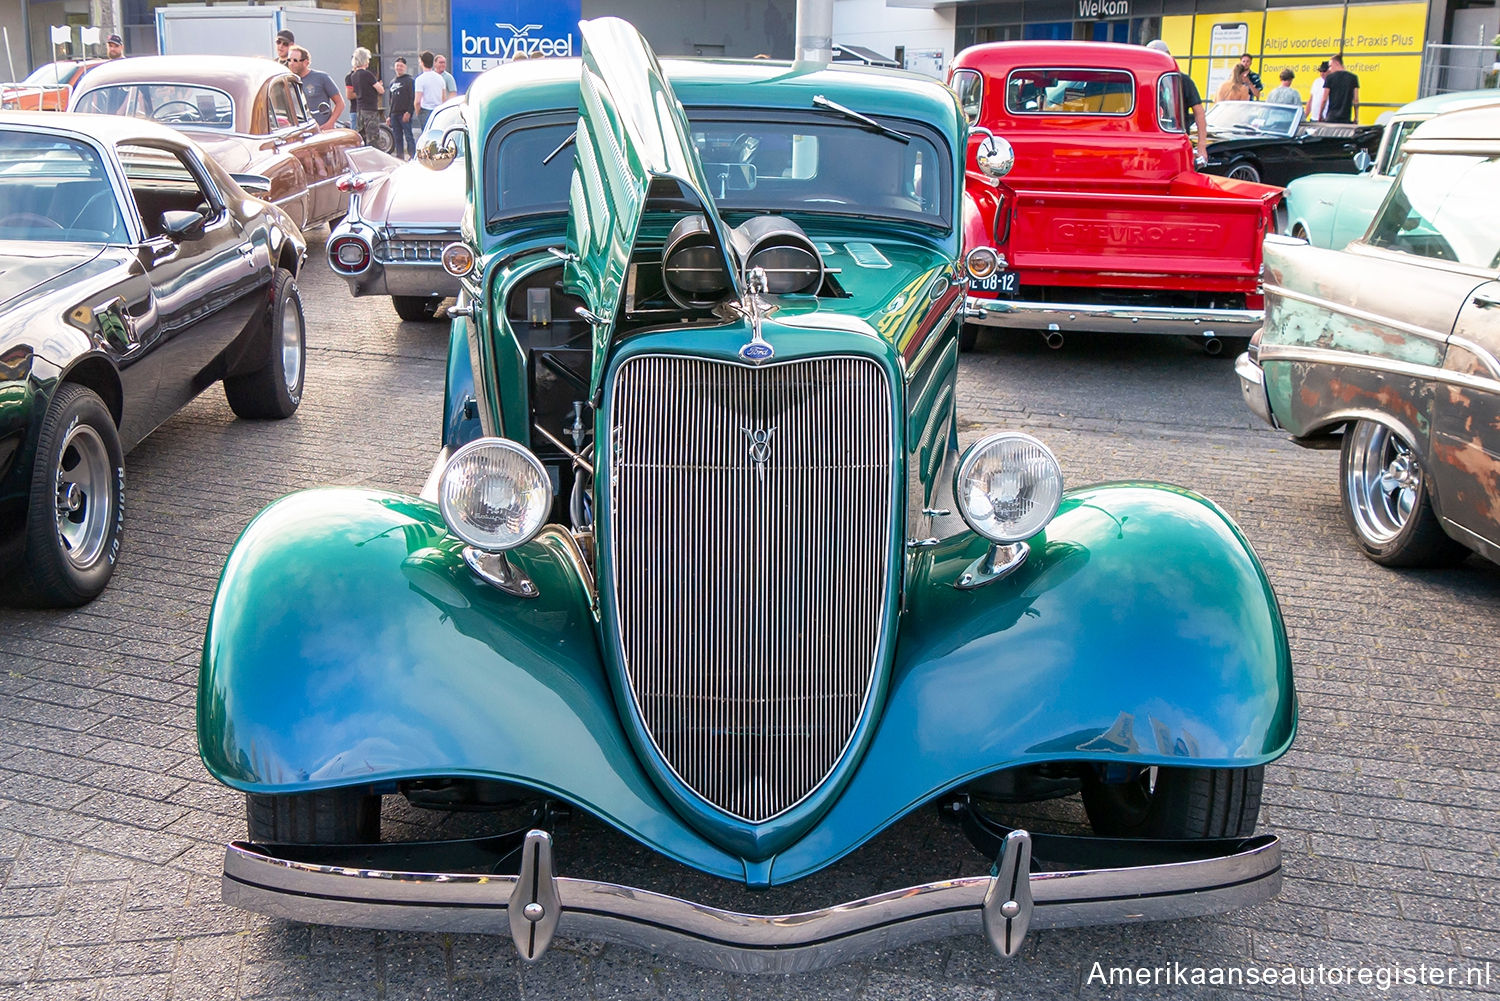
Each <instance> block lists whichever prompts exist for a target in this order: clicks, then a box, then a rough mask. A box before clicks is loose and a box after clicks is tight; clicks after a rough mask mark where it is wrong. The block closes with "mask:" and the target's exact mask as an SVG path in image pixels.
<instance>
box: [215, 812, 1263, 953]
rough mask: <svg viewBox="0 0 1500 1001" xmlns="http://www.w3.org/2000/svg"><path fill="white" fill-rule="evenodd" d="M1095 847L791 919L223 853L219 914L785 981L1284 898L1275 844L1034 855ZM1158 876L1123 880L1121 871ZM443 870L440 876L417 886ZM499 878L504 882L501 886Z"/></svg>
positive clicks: (450, 846) (538, 882)
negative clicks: (638, 952)
mask: <svg viewBox="0 0 1500 1001" xmlns="http://www.w3.org/2000/svg"><path fill="white" fill-rule="evenodd" d="M1035 841H1036V843H1037V845H1038V846H1039V848H1040V849H1041V850H1045V849H1046V847H1047V845H1048V843H1050V842H1059V843H1060V842H1069V843H1072V844H1074V845H1077V844H1086V845H1088V846H1091V848H1092V850H1093V851H1094V852H1095V853H1096V856H1097V858H1099V859H1101V860H1103V861H1104V862H1105V864H1106V865H1108V866H1111V867H1106V868H1094V869H1062V870H1059V871H1032V859H1031V855H1032V848H1033V838H1032V836H1031V835H1029V834H1027V833H1026V832H1025V831H1011V832H1009V833H1007V834H1005V835H1004V836H1003V837H1001V838H1000V839H999V840H998V841H997V842H996V843H997V844H1000V845H1001V846H1002V847H1001V848H1000V849H999V852H998V857H997V859H996V863H995V866H994V867H993V868H992V870H991V873H990V874H988V875H983V876H970V877H964V878H959V879H951V880H945V881H942V882H937V883H926V884H922V885H919V886H912V887H908V888H906V889H902V890H896V891H892V892H889V893H881V894H878V895H875V896H872V897H866V898H863V899H860V900H851V901H848V902H846V903H842V904H838V905H835V906H832V907H827V908H824V909H821V910H816V911H806V912H802V913H799V914H779V915H761V914H746V913H737V912H734V911H726V910H720V909H718V908H715V907H709V906H706V905H704V904H699V903H694V902H692V901H689V900H682V899H679V898H676V897H671V896H667V895H664V894H660V893H655V892H652V891H648V890H641V889H635V888H632V887H628V886H620V885H616V884H613V883H602V882H596V881H593V880H585V879H571V878H567V877H559V876H557V875H556V873H555V871H554V868H553V864H552V840H551V837H550V835H548V834H547V833H546V832H545V831H541V830H533V831H529V832H527V833H526V834H525V836H524V841H520V840H519V839H518V838H517V837H515V836H510V837H507V836H501V837H497V838H490V839H483V840H480V841H467V842H437V843H427V844H415V845H412V844H408V845H401V844H388V845H371V846H346V847H340V848H329V847H306V846H297V847H292V846H267V845H255V844H248V843H245V842H234V843H233V844H231V845H229V847H228V850H227V851H226V853H225V856H224V881H223V894H224V901H225V903H229V904H233V905H235V906H237V907H242V908H245V909H247V910H252V911H257V912H259V913H262V914H268V915H272V916H274V917H278V918H287V919H290V920H295V921H305V922H310V923H314V924H332V925H351V926H355V927H364V928H388V929H397V930H407V931H428V932H433V931H436V932H451V933H473V932H478V933H501V934H509V935H510V936H511V938H512V939H513V941H514V942H515V943H516V946H517V949H518V950H519V951H520V954H521V956H522V958H523V959H525V960H528V961H531V960H536V959H538V958H540V957H541V955H542V954H543V953H544V952H545V951H546V948H547V946H548V944H549V943H550V942H551V939H552V936H553V935H554V934H557V935H564V936H567V937H570V938H576V939H599V940H603V941H610V942H618V943H622V944H625V945H630V946H635V947H639V948H643V949H647V950H650V951H652V952H655V953H658V954H664V955H672V956H676V957H678V958H681V959H683V960H686V961H688V962H692V963H697V964H699V965H702V966H707V967H712V968H715V969H721V970H728V971H734V972H741V973H790V972H799V971H803V970H811V969H817V968H820V967H824V966H830V965H833V964H836V963H842V962H846V961H848V960H851V959H854V958H856V957H858V956H861V955H865V954H868V953H872V952H883V951H886V950H890V949H896V948H899V947H901V946H904V945H908V944H911V943H914V942H922V941H927V940H931V939H936V938H945V937H948V936H951V935H956V934H971V935H972V934H984V935H985V936H986V938H987V939H988V940H989V941H990V943H991V945H993V946H994V948H995V949H996V951H998V952H999V953H1001V954H1002V955H1006V956H1011V955H1014V954H1015V953H1016V952H1017V951H1018V950H1019V949H1020V947H1021V944H1022V942H1023V941H1024V939H1025V936H1026V933H1027V930H1028V928H1061V927H1068V926H1074V925H1092V924H1111V923H1120V922H1136V921H1150V920H1162V919H1170V918H1185V917H1195V916H1199V915H1204V914H1214V913H1219V912H1222V911H1227V910H1232V909H1234V908H1238V907H1244V906H1247V905H1250V904H1254V903H1259V902H1261V901H1264V900H1268V899H1270V898H1271V897H1273V896H1275V894H1276V892H1277V890H1278V889H1279V888H1280V885H1281V847H1280V844H1279V843H1278V842H1277V840H1276V838H1275V837H1273V836H1269V835H1260V836H1257V837H1251V838H1241V839H1231V840H1224V841H1203V842H1119V841H1113V840H1110V839H1095V838H1052V837H1050V836H1048V835H1039V836H1037V838H1036V839H1035ZM1141 846H1145V847H1146V848H1147V849H1155V851H1154V852H1152V851H1148V852H1147V854H1148V857H1154V858H1156V859H1158V860H1160V861H1156V862H1154V863H1151V864H1145V865H1139V864H1136V865H1129V864H1122V862H1124V856H1132V857H1135V856H1138V855H1139V854H1140V852H1139V850H1138V849H1140V847H1141ZM434 854H446V855H448V856H449V861H452V862H457V863H459V864H458V865H457V866H452V867H449V871H411V870H410V869H408V868H406V867H407V866H409V865H410V864H411V863H412V862H413V861H415V860H417V859H418V858H419V857H421V858H424V859H430V858H431V857H432V856H433V855H434ZM497 872H499V873H502V874H499V875H497V874H496V873H497Z"/></svg>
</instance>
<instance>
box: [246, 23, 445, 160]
mask: <svg viewBox="0 0 1500 1001" xmlns="http://www.w3.org/2000/svg"><path fill="white" fill-rule="evenodd" d="M370 59H371V53H370V50H369V49H367V48H365V47H363V46H360V47H359V48H357V49H355V50H354V54H353V56H352V57H351V58H350V61H349V62H350V66H349V72H348V73H347V74H345V76H344V86H343V87H342V88H341V87H339V86H338V84H336V83H334V80H333V77H331V76H329V75H328V74H327V73H325V72H323V71H322V70H316V69H313V68H312V56H311V55H310V53H309V52H308V51H307V49H306V48H304V47H303V46H301V45H298V44H297V36H296V35H295V34H293V33H292V32H290V31H287V30H286V29H282V30H281V31H279V32H277V33H276V60H277V61H278V62H280V63H281V64H282V65H283V66H286V67H287V69H289V70H291V71H292V72H293V73H295V74H297V76H299V77H300V78H301V79H302V94H303V97H305V98H306V99H307V107H308V110H309V111H311V112H312V115H313V117H314V118H315V119H317V122H318V127H319V128H322V129H324V130H327V129H331V128H335V127H336V126H337V125H338V123H339V122H340V121H341V120H342V119H343V115H344V109H345V108H346V107H347V108H348V110H349V119H350V121H351V122H352V123H353V125H354V128H355V129H356V130H358V132H359V134H360V135H361V136H363V137H364V140H365V142H367V143H371V144H373V143H374V142H375V140H376V138H377V133H378V131H379V129H380V126H381V125H382V124H384V125H387V126H389V127H390V130H391V135H392V137H393V140H394V141H393V146H392V150H391V152H392V153H393V154H394V155H395V156H397V157H399V158H400V159H403V160H405V159H410V158H411V157H412V156H414V155H416V152H417V144H416V136H417V135H420V134H421V132H422V129H423V128H425V127H426V125H427V119H428V118H430V117H431V116H432V113H433V112H434V111H436V110H437V108H438V107H439V106H440V105H441V104H442V103H443V102H444V101H447V100H448V99H449V98H451V97H454V96H455V95H457V93H458V82H457V81H456V80H454V78H453V74H452V73H449V72H448V59H447V57H446V56H441V55H438V54H436V53H433V52H430V51H426V50H424V51H423V52H422V53H421V54H420V55H418V56H417V64H418V66H419V67H420V68H419V70H418V73H417V76H416V77H415V78H413V77H412V75H411V73H410V72H409V71H408V63H407V61H406V57H404V56H397V57H396V59H395V60H394V62H393V63H392V68H393V70H394V72H393V73H392V75H391V79H390V80H389V81H383V80H381V79H380V77H379V76H377V75H376V74H375V72H374V71H373V70H371V69H370ZM382 97H384V98H386V108H385V110H384V111H383V112H382V110H381V107H380V103H381V98H382Z"/></svg>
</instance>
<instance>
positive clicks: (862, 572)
mask: <svg viewBox="0 0 1500 1001" xmlns="http://www.w3.org/2000/svg"><path fill="white" fill-rule="evenodd" d="M890 393H891V388H890V384H889V382H888V380H887V379H886V376H885V373H884V371H883V370H882V369H881V368H880V366H879V365H877V364H876V363H875V362H873V361H870V360H868V359H861V358H850V357H840V358H826V359H816V360H812V361H799V362H786V363H780V364H774V365H766V366H763V367H760V368H751V367H749V366H744V365H737V364H729V363H723V362H711V361H703V360H700V359H693V358H678V357H661V356H648V357H641V358H636V359H632V360H630V361H628V362H626V363H625V364H624V365H623V366H622V367H621V369H620V371H619V373H618V374H617V376H616V380H615V390H614V395H613V399H612V402H611V407H612V409H611V415H610V430H611V440H612V442H613V445H612V449H613V456H612V471H611V474H612V480H611V484H612V485H611V488H610V489H611V498H610V499H611V505H610V511H609V517H610V528H611V538H612V540H613V541H612V545H613V546H614V581H613V586H614V588H615V593H616V609H617V611H616V616H617V620H616V625H617V627H618V630H619V636H620V639H621V644H622V647H623V653H624V659H625V670H626V674H627V677H628V680H629V685H630V689H631V695H632V697H633V698H634V700H635V704H636V706H637V707H638V709H639V711H640V713H641V717H642V719H643V720H644V722H645V726H646V729H647V731H648V732H649V734H650V736H651V739H652V741H654V742H655V744H656V747H657V750H658V751H659V752H660V753H661V755H662V757H663V758H664V759H665V760H666V762H667V763H668V765H670V766H671V768H672V770H673V771H674V772H675V773H676V775H677V777H678V778H680V779H681V780H682V782H683V783H684V784H685V785H687V786H688V788H690V789H691V790H693V792H695V793H696V794H697V795H699V796H701V797H702V798H703V799H705V800H706V801H708V802H709V803H711V804H713V805H714V806H715V807H717V808H719V809H721V810H723V811H725V812H726V813H728V814H730V815H732V816H735V817H738V818H740V819H742V820H747V821H751V822H760V821H764V820H768V819H770V818H771V817H774V816H776V815H777V814H779V813H782V812H784V811H785V810H787V809H789V808H790V807H792V806H794V805H796V804H797V803H798V802H799V801H801V800H802V799H803V798H804V797H806V796H807V795H808V794H809V793H811V792H812V791H813V790H814V789H815V788H817V786H818V785H819V784H820V783H821V782H822V781H823V780H824V779H825V778H827V776H828V774H829V772H830V771H831V770H832V769H833V767H834V766H835V765H836V764H837V763H838V760H839V757H840V755H841V754H842V753H843V751H844V749H845V748H846V747H847V746H848V743H849V740H850V738H851V737H852V735H853V733H854V730H855V727H856V726H857V725H858V723H859V719H860V716H861V714H862V712H863V711H864V708H865V704H866V701H867V700H868V698H869V694H870V688H871V683H872V679H873V677H874V673H875V670H876V659H877V656H878V651H879V645H880V640H881V636H882V634H883V629H884V623H883V622H882V613H883V610H884V607H885V595H886V590H887V581H888V577H889V573H890V564H891V553H890V533H891V530H892V518H893V517H894V513H895V512H894V503H895V501H894V489H895V487H894V472H893V470H892V468H891V454H892V451H893V442H892V433H893V431H892V427H891V396H890Z"/></svg>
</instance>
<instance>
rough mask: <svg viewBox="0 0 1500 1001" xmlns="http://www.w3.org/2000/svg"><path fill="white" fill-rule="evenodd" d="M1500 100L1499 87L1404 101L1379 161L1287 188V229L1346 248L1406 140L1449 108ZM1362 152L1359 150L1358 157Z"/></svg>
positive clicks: (1360, 231)
mask: <svg viewBox="0 0 1500 1001" xmlns="http://www.w3.org/2000/svg"><path fill="white" fill-rule="evenodd" d="M1486 104H1500V90H1465V91H1459V92H1457V93H1453V94H1435V95H1433V96H1432V97H1424V98H1422V99H1420V100H1417V101H1413V102H1411V103H1410V104H1408V105H1406V106H1404V107H1403V108H1401V109H1400V110H1399V111H1397V112H1396V113H1395V114H1394V115H1392V116H1391V120H1390V121H1389V122H1387V123H1386V126H1385V134H1384V135H1383V136H1381V139H1380V149H1379V150H1378V151H1376V153H1375V160H1374V162H1373V163H1370V162H1369V161H1368V160H1364V161H1360V160H1358V159H1357V161H1356V162H1365V163H1366V164H1367V168H1366V169H1364V170H1363V171H1362V172H1361V173H1358V174H1352V175H1351V174H1308V175H1307V176H1306V177H1299V178H1296V179H1295V180H1293V181H1292V182H1291V183H1290V184H1288V185H1287V187H1286V202H1285V205H1284V209H1285V214H1286V229H1285V231H1284V232H1286V233H1288V234H1290V235H1291V236H1295V237H1300V238H1301V239H1304V240H1306V241H1307V242H1308V243H1310V244H1312V245H1313V246H1314V247H1326V248H1328V249H1331V250H1343V249H1344V248H1345V247H1347V246H1348V245H1349V244H1350V243H1352V242H1353V241H1355V240H1358V239H1359V238H1360V237H1362V236H1364V235H1365V230H1367V229H1369V227H1370V220H1371V219H1373V218H1374V217H1375V210H1376V209H1378V208H1380V203H1381V202H1383V201H1384V200H1385V193H1386V192H1387V191H1389V190H1390V187H1391V181H1393V180H1394V179H1395V177H1396V171H1398V170H1399V169H1400V168H1401V163H1402V161H1403V160H1405V159H1406V140H1407V137H1408V136H1410V135H1411V134H1412V131H1413V130H1414V129H1415V128H1416V127H1417V126H1418V125H1421V124H1422V123H1423V122H1425V121H1427V120H1428V119H1429V118H1432V117H1434V116H1436V115H1441V114H1442V113H1443V112H1445V111H1459V110H1461V109H1463V108H1477V107H1479V106H1481V105H1486ZM1359 156H1360V154H1357V155H1356V157H1357V158H1358V157H1359Z"/></svg>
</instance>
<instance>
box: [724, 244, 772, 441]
mask: <svg viewBox="0 0 1500 1001" xmlns="http://www.w3.org/2000/svg"><path fill="white" fill-rule="evenodd" d="M765 291H766V271H765V269H764V268H751V269H750V270H749V271H747V272H745V294H744V296H743V297H742V298H741V299H740V300H739V301H738V302H731V303H729V304H728V306H729V308H730V310H731V311H733V312H735V313H738V314H739V315H740V316H743V317H744V318H745V319H746V320H749V321H750V343H749V344H746V345H745V346H744V347H742V348H740V357H741V358H743V359H745V360H746V361H748V362H750V363H751V364H752V365H759V364H760V363H761V362H763V361H765V360H766V359H767V358H770V357H772V356H773V355H775V354H776V349H775V348H773V347H772V346H771V342H770V341H768V340H766V339H765V338H764V337H762V336H761V333H760V324H761V321H762V320H764V319H765V318H766V317H768V316H770V315H771V314H772V313H774V312H776V310H777V309H779V308H780V307H778V306H773V305H771V304H770V303H768V302H766V300H764V299H762V298H761V295H762V294H763V293H764V292H765ZM747 433H748V432H747ZM757 461H763V460H757Z"/></svg>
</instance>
